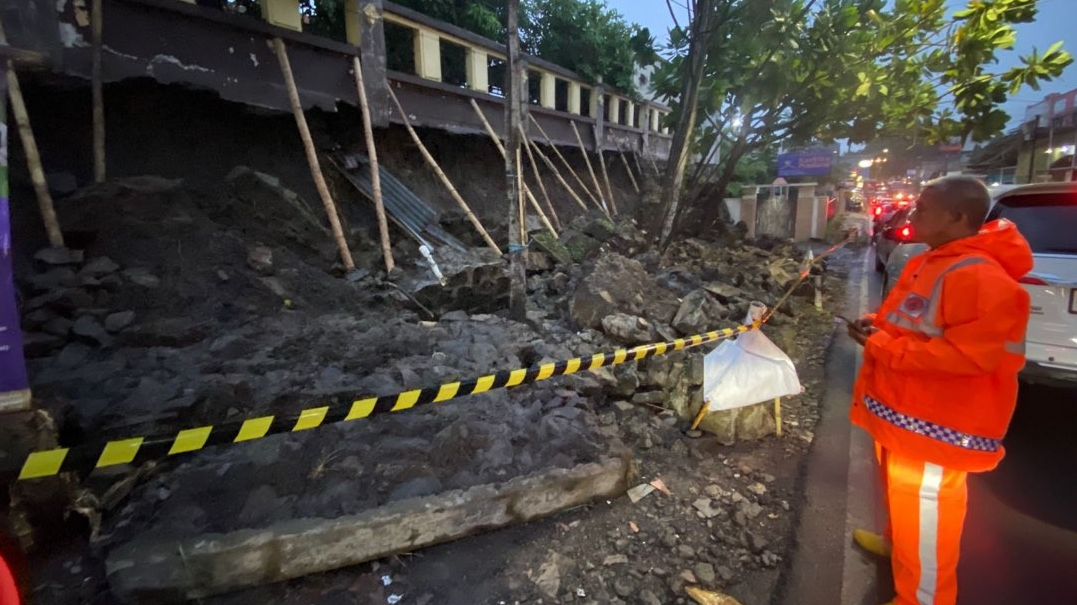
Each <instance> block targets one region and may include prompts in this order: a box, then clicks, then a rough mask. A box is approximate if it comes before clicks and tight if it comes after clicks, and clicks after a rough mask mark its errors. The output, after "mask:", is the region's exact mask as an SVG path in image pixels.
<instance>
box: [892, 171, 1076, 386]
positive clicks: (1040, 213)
mask: <svg viewBox="0 0 1077 605" xmlns="http://www.w3.org/2000/svg"><path fill="white" fill-rule="evenodd" d="M999 218H1005V219H1009V220H1011V221H1013V222H1014V223H1015V224H1016V225H1017V228H1018V230H1020V231H1021V234H1022V235H1024V236H1025V238H1026V239H1028V242H1029V244H1031V246H1032V257H1033V262H1034V266H1033V270H1032V272H1031V273H1029V274H1028V275H1026V276H1025V277H1023V278H1022V279H1021V283H1022V284H1024V286H1025V288H1026V289H1027V290H1028V291H1029V294H1031V296H1032V315H1031V317H1030V318H1029V322H1028V334H1027V335H1026V338H1025V356H1026V358H1027V364H1026V365H1025V370H1024V372H1022V378H1024V379H1025V380H1026V381H1029V382H1050V383H1058V382H1064V383H1068V384H1073V383H1077V182H1059V183H1041V184H1036V185H1026V186H1022V187H1017V188H1013V189H1010V190H1008V191H1005V192H1002V193H1000V194H999V195H998V197H997V198H996V199H995V203H994V205H993V207H992V208H991V213H990V214H989V215H988V219H987V220H989V221H990V220H995V219H999ZM925 251H927V246H926V245H924V244H901V245H899V246H897V247H895V248H894V250H893V252H891V253H890V256H889V258H888V259H887V263H886V272H885V274H884V280H885V281H884V282H883V292H884V295H885V294H888V293H889V291H890V289H891V288H892V287H893V286H894V282H896V281H897V278H898V276H899V275H901V272H902V271H903V270H904V269H905V265H906V264H907V263H908V261H909V259H911V258H912V257H914V256H916V255H918V254H920V253H922V252H925Z"/></svg>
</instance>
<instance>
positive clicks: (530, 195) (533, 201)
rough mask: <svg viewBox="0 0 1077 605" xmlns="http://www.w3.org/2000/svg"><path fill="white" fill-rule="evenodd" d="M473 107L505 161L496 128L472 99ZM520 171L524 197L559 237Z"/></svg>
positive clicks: (540, 182)
mask: <svg viewBox="0 0 1077 605" xmlns="http://www.w3.org/2000/svg"><path fill="white" fill-rule="evenodd" d="M471 107H472V108H473V109H474V110H475V113H477V114H479V119H480V120H482V125H483V128H485V129H486V134H488V135H490V140H492V141H493V142H494V146H495V147H497V151H498V153H500V154H501V159H505V154H506V153H507V152H506V151H505V146H504V145H502V144H501V139H500V138H499V137H498V136H497V133H496V132H494V127H493V126H491V125H490V122H489V121H488V120H487V119H486V116H485V115H484V114H483V113H482V110H481V109H479V104H478V103H476V102H475V99H471ZM527 153H528V155H530V154H531V148H528V149H527ZM531 161H532V162H534V158H532V160H531ZM532 165H533V164H532ZM518 170H520V171H521V172H520V181H519V185H520V188H521V190H522V191H523V192H524V195H525V196H527V199H528V201H529V202H531V205H532V206H533V207H534V209H535V211H536V212H537V213H538V215H539V218H541V219H542V223H543V224H544V225H546V228H547V229H549V231H550V233H552V234H553V236H554V237H557V231H556V230H555V229H554V228H553V225H552V224H550V219H549V218H547V216H546V213H545V212H543V211H542V206H539V203H538V200H536V199H535V195H534V194H533V193H532V192H531V188H530V187H528V186H527V183H526V182H525V181H524V180H523V173H522V165H521V166H519V167H518ZM536 174H537V173H536ZM539 185H540V186H541V185H542V181H541V180H540V181H539ZM542 194H543V195H546V189H545V187H543V189H542ZM546 203H547V204H549V203H550V201H549V197H547V198H546ZM551 209H552V205H551ZM555 216H556V215H555Z"/></svg>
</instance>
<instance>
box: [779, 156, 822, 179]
mask: <svg viewBox="0 0 1077 605" xmlns="http://www.w3.org/2000/svg"><path fill="white" fill-rule="evenodd" d="M832 156H833V153H832V152H830V151H801V152H796V153H782V154H779V155H778V176H829V175H830V161H831V158H832Z"/></svg>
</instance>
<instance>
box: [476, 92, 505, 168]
mask: <svg viewBox="0 0 1077 605" xmlns="http://www.w3.org/2000/svg"><path fill="white" fill-rule="evenodd" d="M471 108H472V109H474V110H475V113H476V114H477V115H478V116H479V120H480V121H481V122H482V127H483V128H484V129H485V130H486V134H488V135H490V140H491V141H493V142H494V147H497V152H498V153H500V154H501V157H502V159H504V157H505V146H504V145H502V144H501V137H499V136H497V133H496V132H494V127H493V126H491V125H490V120H487V119H486V114H484V113H483V112H482V109H481V108H480V107H479V104H478V103H476V102H475V99H471Z"/></svg>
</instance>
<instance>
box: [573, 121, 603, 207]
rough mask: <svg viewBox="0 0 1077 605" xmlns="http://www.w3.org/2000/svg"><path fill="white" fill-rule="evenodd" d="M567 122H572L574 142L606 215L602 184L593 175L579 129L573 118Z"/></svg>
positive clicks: (593, 171)
mask: <svg viewBox="0 0 1077 605" xmlns="http://www.w3.org/2000/svg"><path fill="white" fill-rule="evenodd" d="M569 124H572V132H573V134H575V135H576V143H577V144H578V145H579V146H580V153H581V154H582V155H583V161H584V163H586V164H587V172H589V173H591V180H592V181H594V183H595V191H597V192H598V199H599V200H601V201H602V209H603V210H604V211H605V212H606V214H607V215H608V214H609V213H610V207H609V203H607V202H606V196H605V195H603V194H602V185H599V184H598V176H596V175H595V169H594V168H593V167H592V166H591V157H590V156H589V155H587V148H586V147H584V146H583V138H582V137H580V130H579V129H578V128H576V122H575V120H570V121H569Z"/></svg>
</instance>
